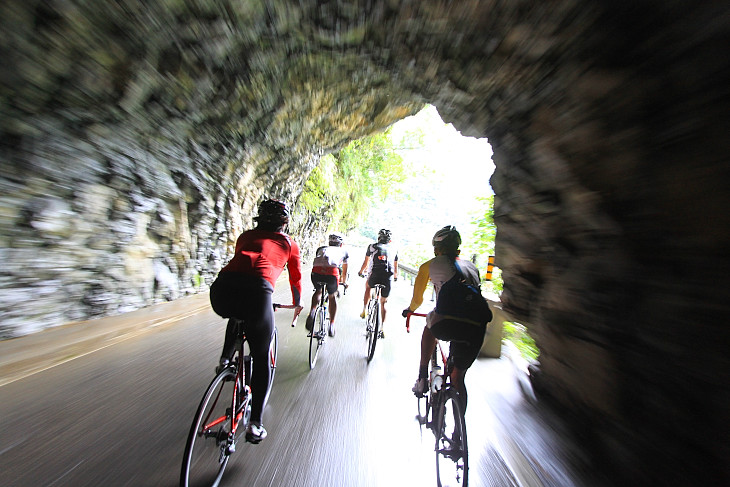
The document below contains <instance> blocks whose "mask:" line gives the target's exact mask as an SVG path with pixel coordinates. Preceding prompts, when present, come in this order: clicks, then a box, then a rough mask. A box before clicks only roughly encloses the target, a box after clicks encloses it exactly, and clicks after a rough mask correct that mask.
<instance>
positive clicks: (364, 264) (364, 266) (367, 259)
mask: <svg viewBox="0 0 730 487" xmlns="http://www.w3.org/2000/svg"><path fill="white" fill-rule="evenodd" d="M369 260H370V256H369V255H366V256H365V260H363V261H362V266H361V267H360V272H358V274H359V275H362V273H363V272H365V268H366V267H367V266H368V261H369Z"/></svg>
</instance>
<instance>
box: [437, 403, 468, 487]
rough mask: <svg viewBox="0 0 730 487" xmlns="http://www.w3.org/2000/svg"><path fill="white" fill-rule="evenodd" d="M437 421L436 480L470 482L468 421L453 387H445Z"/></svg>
mask: <svg viewBox="0 0 730 487" xmlns="http://www.w3.org/2000/svg"><path fill="white" fill-rule="evenodd" d="M435 421H436V424H435V425H434V426H435V429H434V434H435V435H436V477H437V484H438V486H439V487H447V486H448V487H451V486H459V487H466V486H467V485H468V484H469V450H468V448H467V440H466V423H465V421H464V410H463V408H462V406H461V398H460V397H459V394H458V393H457V392H456V391H455V390H454V389H449V390H447V391H444V397H443V402H441V404H440V405H439V410H438V415H437V416H436V418H435Z"/></svg>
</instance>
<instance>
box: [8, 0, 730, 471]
mask: <svg viewBox="0 0 730 487" xmlns="http://www.w3.org/2000/svg"><path fill="white" fill-rule="evenodd" d="M0 28H1V29H2V32H3V35H2V36H0V57H2V59H3V64H2V67H1V68H0V263H1V264H2V265H1V266H0V320H2V321H1V322H0V331H1V332H2V335H3V336H4V337H6V338H7V337H12V336H18V335H21V334H26V333H30V332H34V331H37V330H39V329H42V328H45V327H49V326H54V325H59V324H62V323H66V322H69V321H73V320H81V319H88V318H89V317H93V316H101V315H109V314H115V313H121V312H124V311H127V310H132V309H136V308H139V307H142V306H145V305H149V304H151V303H155V302H160V301H164V300H174V299H175V298H177V297H180V296H183V295H186V294H190V293H195V292H198V291H200V290H201V289H205V288H206V287H207V285H208V284H209V283H210V282H211V280H212V279H213V278H214V277H215V274H216V272H217V271H218V269H219V268H220V267H221V265H222V264H223V263H224V262H225V261H226V260H227V259H228V258H229V257H230V254H231V252H232V248H233V244H234V242H235V238H236V236H237V235H238V234H239V233H240V232H241V230H243V229H246V228H249V227H250V224H251V218H252V216H253V215H254V213H255V208H256V205H257V203H258V202H260V201H261V199H262V198H263V197H264V196H265V195H269V196H273V197H278V198H283V199H286V200H289V201H290V202H294V203H295V202H296V200H297V197H298V196H299V194H300V192H301V189H302V186H303V182H304V181H305V180H306V178H307V176H308V175H309V172H310V171H311V170H312V168H313V167H315V166H316V165H317V163H318V161H319V159H320V157H321V156H322V155H323V154H326V153H328V152H332V151H337V150H338V149H339V148H341V147H343V146H344V145H345V144H346V143H347V142H348V141H350V140H352V139H356V138H359V137H362V136H364V135H367V134H370V133H373V132H375V131H378V130H381V129H383V128H385V127H387V126H389V125H390V124H392V123H394V122H395V121H397V120H399V119H402V118H404V117H406V116H408V115H411V114H414V113H416V112H417V111H418V110H419V109H420V108H421V107H422V106H423V105H424V104H425V103H430V104H433V105H435V106H436V107H437V108H438V110H439V112H440V114H441V116H442V117H443V118H444V120H445V121H447V122H451V123H453V124H454V125H455V126H456V127H457V128H458V129H459V130H460V131H462V133H463V134H464V135H468V136H475V137H487V138H488V139H489V141H490V143H491V144H492V146H493V148H494V162H495V164H496V168H497V169H496V172H495V174H494V175H493V177H492V179H491V185H492V188H493V189H494V192H495V202H496V203H495V221H496V223H497V228H498V236H497V252H496V253H497V265H498V266H499V267H500V268H501V269H502V271H503V277H504V282H505V289H504V293H503V295H502V301H503V305H504V309H505V311H506V312H508V313H509V314H511V315H512V316H513V317H514V319H515V320H516V321H520V322H522V323H524V324H526V325H527V326H528V327H529V329H530V330H531V332H532V333H533V335H534V336H535V338H536V341H537V344H538V345H539V347H540V350H541V356H540V364H539V369H537V368H536V369H535V370H534V371H533V372H534V377H533V382H534V385H535V387H536V389H537V390H538V392H539V394H540V395H541V396H542V397H544V398H546V400H547V402H548V403H550V404H552V405H554V406H555V407H556V408H557V409H558V410H559V411H562V413H563V414H564V416H565V417H566V419H568V420H569V421H570V423H571V424H573V425H574V426H575V431H576V435H577V437H578V439H579V441H583V442H584V443H585V444H586V448H587V450H589V451H591V452H592V453H593V454H594V456H595V458H598V459H600V462H598V464H597V465H600V468H602V469H604V470H605V471H606V475H607V476H608V477H609V478H611V479H614V480H615V481H616V483H617V484H618V483H622V482H629V483H630V484H631V485H662V484H664V485H668V484H666V483H664V482H666V481H669V480H671V482H670V483H671V484H672V485H710V484H713V485H716V484H718V483H725V484H727V483H730V470H729V469H730V467H728V465H729V464H728V462H727V459H728V458H730V448H729V445H728V442H729V440H728V438H730V429H729V428H730V427H729V426H728V425H730V413H729V411H730V409H729V408H728V406H727V405H728V404H730V400H729V399H730V397H729V396H730V392H729V389H730V387H729V386H728V384H730V359H729V358H728V357H730V355H729V354H728V352H727V349H728V346H729V345H730V331H729V330H730V328H729V327H728V325H727V324H726V323H725V319H727V317H728V316H730V299H728V292H727V284H726V280H727V276H728V275H729V274H730V212H728V209H729V208H730V165H729V164H728V155H729V154H730V136H729V135H728V134H730V124H729V121H730V58H729V57H728V56H727V46H728V40H729V37H730V6H728V4H727V2H721V1H705V2H699V3H696V4H692V5H690V4H688V3H687V2H680V1H676V0H667V1H662V2H658V1H648V2H625V1H616V2H592V1H585V0H555V1H540V2H534V1H526V0H515V1H510V2H505V1H499V0H482V1H475V0H472V1H468V0H465V1H459V2H455V1H445V0H443V1H434V0H380V1H378V0H371V1H364V0H363V1H359V2H358V1H354V2H347V1H335V0H332V1H316V2H315V1H312V2H293V1H284V0H278V1H268V2H258V1H234V0H216V1H213V0H197V1H188V0H164V1H158V2H139V1H132V0H118V1H107V0H103V1H97V0H95V1H91V0H87V1H83V0H77V1H60V0H58V1H54V0H44V1H40V0H24V1H19V0H5V1H4V2H2V4H0ZM444 164H448V161H444ZM486 183H487V181H485V185H486ZM325 228H326V221H323V220H322V219H321V218H320V217H312V215H307V214H303V213H302V212H298V213H297V214H296V215H295V219H294V221H293V223H292V225H291V229H290V230H291V232H292V233H293V234H294V235H295V237H296V238H298V239H300V240H301V241H302V244H303V246H304V247H305V248H306V249H307V250H311V249H310V247H311V246H312V245H313V244H314V242H315V241H316V240H317V238H318V237H319V236H320V235H321V233H322V232H323V231H324V229H325ZM627 485H628V484H627Z"/></svg>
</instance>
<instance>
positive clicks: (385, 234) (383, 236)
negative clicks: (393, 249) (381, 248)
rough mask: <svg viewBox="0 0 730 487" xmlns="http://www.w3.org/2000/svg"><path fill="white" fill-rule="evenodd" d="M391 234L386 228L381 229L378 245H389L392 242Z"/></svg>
mask: <svg viewBox="0 0 730 487" xmlns="http://www.w3.org/2000/svg"><path fill="white" fill-rule="evenodd" d="M390 238H391V233H390V230H386V229H385V228H381V229H380V231H379V232H378V243H388V242H390Z"/></svg>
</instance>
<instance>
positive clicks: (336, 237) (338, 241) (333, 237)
mask: <svg viewBox="0 0 730 487" xmlns="http://www.w3.org/2000/svg"><path fill="white" fill-rule="evenodd" d="M329 239H330V245H336V246H338V247H341V246H342V243H343V242H344V239H343V238H342V235H340V234H339V233H332V234H330V236H329Z"/></svg>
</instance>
